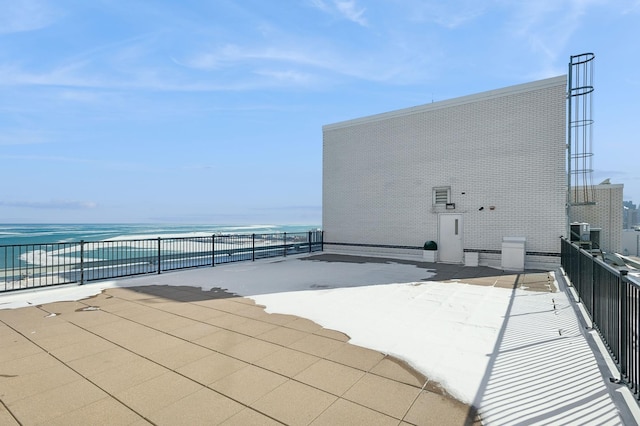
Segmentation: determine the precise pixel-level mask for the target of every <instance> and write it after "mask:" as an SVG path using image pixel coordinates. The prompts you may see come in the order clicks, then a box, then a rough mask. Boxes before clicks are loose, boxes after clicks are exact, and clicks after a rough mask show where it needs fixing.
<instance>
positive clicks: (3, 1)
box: [0, 0, 59, 34]
mask: <svg viewBox="0 0 640 426" xmlns="http://www.w3.org/2000/svg"><path fill="white" fill-rule="evenodd" d="M0 10H1V11H2V12H0V34H3V33H4V34H9V33H17V32H24V31H34V30H39V29H41V28H44V27H47V26H49V25H51V24H52V23H53V22H54V21H55V20H56V19H57V18H58V16H59V12H57V11H54V10H53V9H52V8H51V6H50V5H49V4H47V3H46V2H44V1H39V0H0Z"/></svg>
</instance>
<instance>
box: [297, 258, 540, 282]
mask: <svg viewBox="0 0 640 426" xmlns="http://www.w3.org/2000/svg"><path fill="white" fill-rule="evenodd" d="M300 260H305V261H315V262H329V263H333V262H337V263H357V264H366V263H378V264H393V263H395V264H399V265H413V266H415V267H417V268H424V269H426V270H428V271H429V272H432V273H435V276H433V277H431V278H428V279H424V280H423V281H447V280H463V279H469V278H486V277H500V276H503V275H514V274H516V273H514V272H512V271H503V270H501V269H497V268H490V267H488V266H464V265H460V264H448V263H431V262H421V261H415V260H405V259H393V258H384V257H371V256H351V255H345V254H335V253H322V254H317V255H312V256H307V257H303V258H300ZM527 272H528V273H542V272H547V271H542V270H527Z"/></svg>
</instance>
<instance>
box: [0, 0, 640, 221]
mask: <svg viewBox="0 0 640 426" xmlns="http://www.w3.org/2000/svg"><path fill="white" fill-rule="evenodd" d="M0 10H2V13H0V162H1V163H0V164H1V165H2V166H1V167H0V179H1V180H2V189H1V190H0V222H44V223H52V222H187V223H223V224H226V223H289V224H297V223H300V224H320V223H321V203H322V125H324V124H330V123H334V122H338V121H343V120H348V119H352V118H358V117H362V116H366V115H371V114H377V113H381V112H386V111H391V110H395V109H400V108H406V107H411V106H415V105H420V104H425V103H430V102H431V101H439V100H445V99H450V98H454V97H458V96H464V95H468V94H473V93H477V92H482V91H486V90H491V89H497V88H501V87H505V86H510V85H514V84H519V83H525V82H528V81H532V80H537V79H542V78H546V77H552V76H557V75H561V74H566V72H567V63H568V61H569V56H570V55H572V54H578V53H584V52H593V53H595V54H596V62H595V92H594V97H593V99H594V118H595V124H594V152H595V157H594V159H593V165H594V168H595V173H594V181H595V183H598V182H600V181H601V180H603V179H605V178H611V182H612V183H623V184H624V185H625V199H630V200H632V201H634V202H636V203H640V156H639V155H638V153H639V150H638V142H639V141H638V139H639V137H638V126H637V122H638V120H639V119H640V102H638V99H639V96H638V95H639V94H640V72H639V70H640V47H639V45H640V43H638V40H640V25H639V24H640V0H619V1H599V0H535V1H510V0H454V1H447V2H444V1H431V0H426V1H420V0H386V1H385V0H371V1H365V0H298V1H295V0H277V1H276V0H271V1H265V0H212V1H204V0H201V1H195V0H182V1H180V2H176V1H164V0H155V1H153V2H151V1H136V0H128V1H124V0H119V1H115V0H92V1H81V0H59V1H56V0H49V1H40V0H0Z"/></svg>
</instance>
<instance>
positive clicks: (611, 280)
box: [562, 238, 640, 400]
mask: <svg viewBox="0 0 640 426" xmlns="http://www.w3.org/2000/svg"><path fill="white" fill-rule="evenodd" d="M562 267H563V269H564V271H565V273H566V275H567V277H568V278H569V280H570V281H571V284H572V285H573V286H574V288H575V290H576V292H577V293H578V296H579V298H580V301H581V302H582V303H583V304H584V307H585V309H586V310H587V313H588V314H589V316H590V318H591V320H592V323H593V328H594V329H595V330H597V331H598V333H599V334H600V336H602V339H603V340H604V342H605V345H606V346H607V349H608V350H609V353H610V354H611V357H612V358H613V360H614V361H615V363H616V366H617V367H618V370H619V371H620V382H622V383H624V384H626V385H627V386H628V387H629V388H630V389H631V391H632V392H633V394H634V396H635V398H636V399H637V400H640V280H635V279H633V278H632V277H629V276H628V275H627V272H626V271H618V270H617V269H615V268H613V267H611V266H609V265H607V264H606V263H604V262H603V261H602V260H600V259H598V258H597V257H596V256H595V255H593V254H592V253H590V252H588V251H586V250H583V249H581V248H580V247H578V246H577V245H575V244H572V243H570V242H569V241H567V240H566V239H564V238H563V239H562Z"/></svg>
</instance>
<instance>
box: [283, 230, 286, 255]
mask: <svg viewBox="0 0 640 426" xmlns="http://www.w3.org/2000/svg"><path fill="white" fill-rule="evenodd" d="M282 246H283V247H284V257H287V233H286V232H285V233H284V238H283V239H282Z"/></svg>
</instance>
